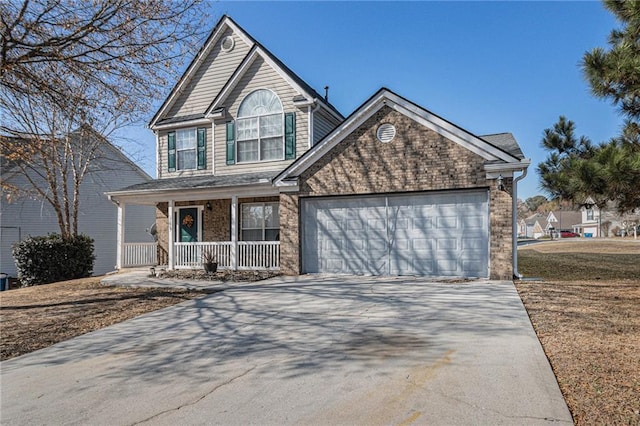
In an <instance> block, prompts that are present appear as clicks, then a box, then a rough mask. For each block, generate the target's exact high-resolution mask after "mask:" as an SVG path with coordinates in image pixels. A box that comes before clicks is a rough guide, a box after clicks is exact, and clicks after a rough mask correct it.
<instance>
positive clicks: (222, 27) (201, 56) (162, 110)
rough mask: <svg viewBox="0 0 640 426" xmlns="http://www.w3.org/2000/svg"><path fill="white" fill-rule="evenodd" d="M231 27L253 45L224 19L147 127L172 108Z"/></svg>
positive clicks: (153, 124)
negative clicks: (223, 34)
mask: <svg viewBox="0 0 640 426" xmlns="http://www.w3.org/2000/svg"><path fill="white" fill-rule="evenodd" d="M227 26H228V27H231V28H232V29H233V31H234V32H235V33H236V34H237V35H238V36H239V37H240V38H241V39H242V40H243V41H244V42H245V43H247V44H248V45H249V46H251V45H253V42H252V41H251V40H250V39H249V38H248V37H247V36H246V34H244V32H243V31H242V30H240V29H239V28H238V27H237V25H234V24H233V22H231V20H230V19H229V18H224V21H223V22H222V23H221V24H220V26H219V27H218V31H216V33H215V34H213V35H212V36H211V37H210V38H209V42H208V43H207V44H206V45H205V46H204V48H203V49H202V50H201V51H200V52H199V53H198V56H197V58H196V60H195V61H193V63H192V64H191V66H190V67H189V69H187V71H186V72H185V73H184V75H183V76H182V78H181V79H180V81H179V82H178V85H177V86H176V88H175V90H173V91H172V92H171V94H170V95H169V98H168V99H167V100H166V102H165V103H164V104H163V105H162V107H161V108H160V111H158V112H157V113H156V114H155V115H154V117H153V121H151V123H149V127H150V128H154V126H155V124H156V122H157V121H158V120H159V119H160V117H162V116H163V114H164V113H165V112H166V111H167V110H168V109H169V108H170V107H171V106H173V102H174V101H175V100H176V97H178V96H179V95H180V94H181V93H182V91H183V90H184V88H185V86H186V85H187V84H188V82H189V81H191V78H192V77H193V74H194V73H195V71H196V70H197V69H198V68H200V65H201V64H202V61H203V59H204V58H205V57H207V55H209V53H210V52H211V48H212V47H213V46H215V44H216V42H217V41H218V39H219V38H220V36H221V35H222V33H224V30H225V29H226V27H227Z"/></svg>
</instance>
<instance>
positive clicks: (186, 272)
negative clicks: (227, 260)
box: [156, 269, 282, 282]
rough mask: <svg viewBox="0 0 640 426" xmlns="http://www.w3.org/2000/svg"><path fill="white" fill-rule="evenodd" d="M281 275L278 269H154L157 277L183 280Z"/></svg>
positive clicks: (235, 279) (246, 279)
mask: <svg viewBox="0 0 640 426" xmlns="http://www.w3.org/2000/svg"><path fill="white" fill-rule="evenodd" d="M279 275H282V274H281V273H280V272H278V271H229V270H220V271H217V272H212V273H210V272H205V271H204V270H202V269H177V270H173V271H167V270H161V271H156V276H157V278H175V279H184V280H207V281H232V282H243V281H244V282H253V281H261V280H266V279H268V278H273V277H277V276H279Z"/></svg>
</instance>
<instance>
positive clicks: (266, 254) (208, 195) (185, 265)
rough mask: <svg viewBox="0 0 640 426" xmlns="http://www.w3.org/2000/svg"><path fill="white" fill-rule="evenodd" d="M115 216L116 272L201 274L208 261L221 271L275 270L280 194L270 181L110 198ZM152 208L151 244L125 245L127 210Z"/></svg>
mask: <svg viewBox="0 0 640 426" xmlns="http://www.w3.org/2000/svg"><path fill="white" fill-rule="evenodd" d="M109 195H110V197H111V200H112V201H114V203H116V206H117V212H118V216H117V217H118V223H117V225H118V226H117V229H118V238H117V257H116V258H117V265H116V268H117V269H119V270H120V269H123V268H131V267H140V266H162V267H165V268H166V269H167V270H178V269H183V270H184V269H201V268H203V263H204V262H203V256H204V255H205V254H207V255H209V256H211V255H212V256H213V258H214V259H215V261H216V262H217V265H218V269H221V270H233V271H242V270H265V271H277V270H279V269H280V241H279V239H280V220H279V219H280V218H279V192H278V190H277V189H275V188H273V187H272V186H271V185H270V181H269V180H265V179H261V180H260V181H259V182H257V183H255V182H254V183H253V185H247V186H246V187H242V188H240V187H234V188H233V189H231V188H229V187H228V186H227V185H225V186H224V187H222V188H212V187H207V188H201V189H200V188H197V189H196V188H190V189H188V190H186V191H176V190H175V189H173V190H168V191H166V192H165V191H148V192H147V191H144V190H143V191H131V192H127V193H124V192H120V193H111V194H109ZM140 204H145V205H149V204H152V205H154V206H155V207H156V222H155V225H154V227H153V229H152V230H151V231H152V232H151V233H152V234H153V235H154V236H155V239H156V242H154V243H141V242H135V241H134V242H129V241H126V235H125V226H124V224H125V220H126V207H127V205H140Z"/></svg>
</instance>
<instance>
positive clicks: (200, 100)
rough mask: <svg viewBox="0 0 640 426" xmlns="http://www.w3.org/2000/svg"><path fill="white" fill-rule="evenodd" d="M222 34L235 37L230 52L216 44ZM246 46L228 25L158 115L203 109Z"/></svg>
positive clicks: (235, 66)
mask: <svg viewBox="0 0 640 426" xmlns="http://www.w3.org/2000/svg"><path fill="white" fill-rule="evenodd" d="M226 36H232V37H233V39H234V40H235V46H234V48H233V50H232V51H231V52H223V51H222V50H221V48H220V41H221V40H222V39H223V38H224V37H226ZM249 49H250V46H249V45H247V44H246V43H245V42H244V41H243V40H242V39H241V38H240V37H238V36H237V35H236V34H235V33H234V32H233V30H232V29H231V28H227V29H226V31H224V32H223V33H222V35H221V36H220V37H219V38H218V40H215V41H214V44H213V46H212V48H211V52H210V53H209V55H208V56H207V57H206V58H205V59H204V61H203V63H202V64H201V65H200V67H199V68H198V69H197V70H196V72H195V74H194V75H193V76H192V78H191V80H190V81H189V82H188V83H187V87H186V88H185V89H184V90H183V91H182V93H181V94H180V95H178V97H177V99H176V100H175V102H174V104H173V105H172V107H171V109H170V110H169V113H168V114H166V115H164V116H163V117H162V118H172V117H180V116H185V115H189V114H198V113H204V112H205V110H206V109H207V107H208V106H209V105H210V104H211V102H213V100H214V99H215V97H216V96H217V95H218V93H219V92H220V89H222V86H224V84H225V83H226V82H227V80H228V79H229V78H230V77H231V75H232V74H233V72H234V71H235V70H236V68H237V67H238V65H240V62H242V60H243V59H244V57H245V56H246V55H247V53H249Z"/></svg>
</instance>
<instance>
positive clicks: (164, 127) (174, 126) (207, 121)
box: [151, 118, 211, 130]
mask: <svg viewBox="0 0 640 426" xmlns="http://www.w3.org/2000/svg"><path fill="white" fill-rule="evenodd" d="M210 124H211V119H209V118H198V119H197V120H188V121H179V122H176V123H168V124H161V125H159V126H153V127H152V128H151V130H167V129H178V128H182V127H193V126H203V125H210Z"/></svg>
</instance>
